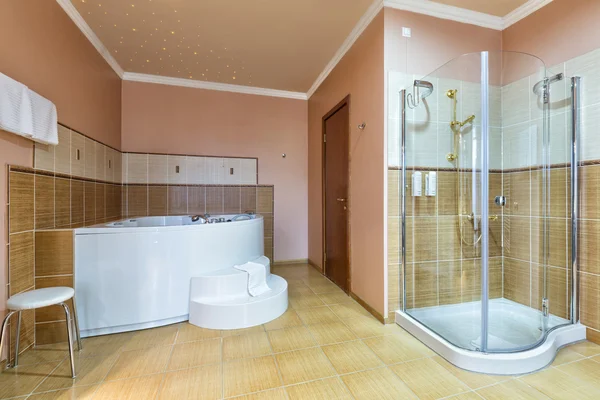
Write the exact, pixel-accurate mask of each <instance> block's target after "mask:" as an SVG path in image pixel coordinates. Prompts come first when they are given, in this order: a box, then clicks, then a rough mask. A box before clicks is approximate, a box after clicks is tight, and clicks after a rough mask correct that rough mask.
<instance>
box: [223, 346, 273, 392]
mask: <svg viewBox="0 0 600 400" xmlns="http://www.w3.org/2000/svg"><path fill="white" fill-rule="evenodd" d="M223 382H224V392H225V397H233V396H239V395H242V394H248V393H254V392H260V391H262V390H267V389H273V388H277V387H279V386H281V380H280V379H279V373H278V372H277V365H276V364H275V359H274V358H273V357H272V356H267V357H259V358H245V359H242V360H236V361H230V362H227V363H224V364H223Z"/></svg>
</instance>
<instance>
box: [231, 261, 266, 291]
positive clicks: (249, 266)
mask: <svg viewBox="0 0 600 400" xmlns="http://www.w3.org/2000/svg"><path fill="white" fill-rule="evenodd" d="M233 268H235V269H239V270H240V271H245V272H247V273H248V292H249V293H250V296H252V297H256V296H260V295H261V294H263V293H266V292H268V291H270V290H271V288H270V287H269V286H268V285H267V269H266V267H265V266H264V265H262V264H259V263H255V262H252V261H249V262H247V263H246V264H242V265H235V266H234V267H233Z"/></svg>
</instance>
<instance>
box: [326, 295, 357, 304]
mask: <svg viewBox="0 0 600 400" xmlns="http://www.w3.org/2000/svg"><path fill="white" fill-rule="evenodd" d="M318 296H319V298H320V299H321V300H322V301H323V303H325V304H328V305H329V304H344V303H349V302H353V301H354V300H352V298H351V297H350V296H348V295H347V294H346V293H344V292H341V293H340V292H329V293H322V294H319V295H318Z"/></svg>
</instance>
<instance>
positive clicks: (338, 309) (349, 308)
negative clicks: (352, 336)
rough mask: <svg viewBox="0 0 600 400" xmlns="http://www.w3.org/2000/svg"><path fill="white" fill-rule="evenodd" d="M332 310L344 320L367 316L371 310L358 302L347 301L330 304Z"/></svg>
mask: <svg viewBox="0 0 600 400" xmlns="http://www.w3.org/2000/svg"><path fill="white" fill-rule="evenodd" d="M330 308H331V311H333V312H334V313H335V315H337V316H338V317H340V318H341V319H342V320H344V321H345V320H347V319H350V318H356V317H367V316H369V315H370V314H369V312H368V311H367V310H365V309H364V307H363V306H361V305H360V304H358V303H356V302H346V303H343V304H334V305H332V306H330Z"/></svg>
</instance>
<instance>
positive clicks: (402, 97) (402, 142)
mask: <svg viewBox="0 0 600 400" xmlns="http://www.w3.org/2000/svg"><path fill="white" fill-rule="evenodd" d="M400 157H401V158H400V162H401V164H402V174H401V175H402V177H401V188H402V189H401V191H400V197H401V203H400V204H401V205H400V208H401V215H402V232H400V233H401V236H402V237H401V239H400V241H401V248H400V250H401V251H402V271H401V275H399V276H400V279H402V311H404V312H406V89H403V90H401V91H400ZM398 285H399V286H400V282H398Z"/></svg>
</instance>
